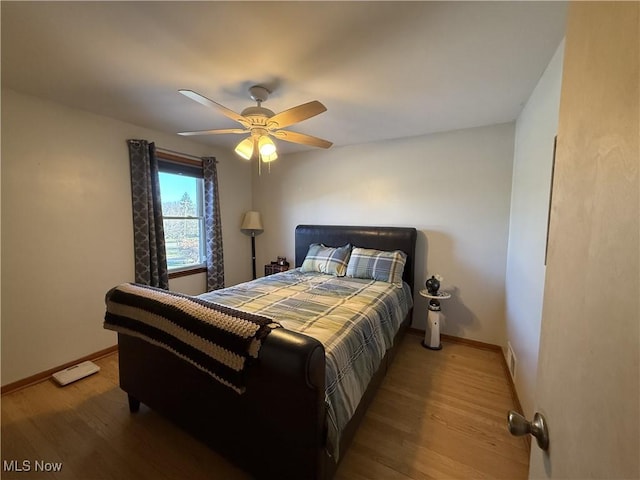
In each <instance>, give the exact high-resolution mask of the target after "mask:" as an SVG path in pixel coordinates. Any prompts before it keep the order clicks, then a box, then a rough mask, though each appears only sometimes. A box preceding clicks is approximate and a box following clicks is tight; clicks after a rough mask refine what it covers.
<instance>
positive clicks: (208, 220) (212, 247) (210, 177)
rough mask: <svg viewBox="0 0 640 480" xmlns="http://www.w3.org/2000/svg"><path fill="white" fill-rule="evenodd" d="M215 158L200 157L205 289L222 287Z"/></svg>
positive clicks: (220, 227)
mask: <svg viewBox="0 0 640 480" xmlns="http://www.w3.org/2000/svg"><path fill="white" fill-rule="evenodd" d="M217 163H218V162H217V160H216V159H215V158H213V157H204V158H203V159H202V173H203V176H204V226H205V236H206V243H207V291H209V292H210V291H212V290H217V289H219V288H222V287H224V262H223V257H222V222H221V220H220V197H219V195H218V168H217Z"/></svg>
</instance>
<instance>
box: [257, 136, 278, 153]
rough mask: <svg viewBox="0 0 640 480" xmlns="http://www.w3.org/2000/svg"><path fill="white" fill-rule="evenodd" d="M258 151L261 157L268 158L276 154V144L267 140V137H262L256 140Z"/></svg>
mask: <svg viewBox="0 0 640 480" xmlns="http://www.w3.org/2000/svg"><path fill="white" fill-rule="evenodd" d="M258 149H259V150H260V154H261V155H263V156H269V155H273V154H274V153H276V144H275V143H273V140H271V139H270V138H269V136H268V135H262V136H261V137H260V139H259V140H258Z"/></svg>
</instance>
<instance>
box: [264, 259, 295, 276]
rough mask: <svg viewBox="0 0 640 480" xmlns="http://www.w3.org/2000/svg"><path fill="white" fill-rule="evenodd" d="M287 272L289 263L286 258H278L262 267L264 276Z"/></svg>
mask: <svg viewBox="0 0 640 480" xmlns="http://www.w3.org/2000/svg"><path fill="white" fill-rule="evenodd" d="M287 270H289V262H287V258H286V257H278V260H276V261H275V262H271V263H270V264H269V265H265V266H264V276H265V277H266V276H267V275H273V274H274V273H280V272H286V271H287Z"/></svg>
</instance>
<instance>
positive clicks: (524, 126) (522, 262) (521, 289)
mask: <svg viewBox="0 0 640 480" xmlns="http://www.w3.org/2000/svg"><path fill="white" fill-rule="evenodd" d="M563 52H564V41H563V42H562V43H561V44H560V46H559V47H558V49H557V51H556V53H555V54H554V56H553V58H552V59H551V61H550V62H549V65H548V66H547V69H546V70H545V72H544V74H543V76H542V77H541V78H540V81H539V82H538V85H537V86H536V88H535V90H534V91H533V93H532V94H531V97H530V98H529V100H528V101H527V104H526V105H525V107H524V109H523V110H522V112H521V113H520V115H519V117H518V119H517V122H516V134H515V148H514V166H513V187H512V192H511V216H510V228H509V251H508V254H507V273H506V328H507V339H508V340H509V341H510V343H511V346H512V347H513V350H514V352H515V355H516V358H517V361H518V365H517V369H516V379H515V386H516V391H517V392H518V398H519V399H520V403H521V405H522V408H523V410H524V413H525V415H526V416H527V417H528V418H532V417H533V402H534V393H535V386H536V376H537V367H538V346H539V340H540V325H541V319H542V298H543V291H544V275H545V266H544V260H545V258H544V257H545V247H546V233H547V216H548V212H549V191H550V187H551V170H552V164H553V162H552V159H553V141H554V137H555V135H556V132H557V129H558V110H559V107H560V85H561V81H562V60H563ZM505 348H506V344H505Z"/></svg>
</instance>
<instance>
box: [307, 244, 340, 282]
mask: <svg viewBox="0 0 640 480" xmlns="http://www.w3.org/2000/svg"><path fill="white" fill-rule="evenodd" d="M350 253H351V245H350V244H348V243H347V244H346V245H344V246H342V247H338V248H333V247H326V246H324V245H322V244H320V243H312V244H311V245H309V251H308V252H307V256H306V257H305V259H304V262H302V266H301V267H300V271H301V272H320V273H326V274H328V275H335V276H336V277H344V276H345V274H346V273H347V262H348V261H349V254H350Z"/></svg>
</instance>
